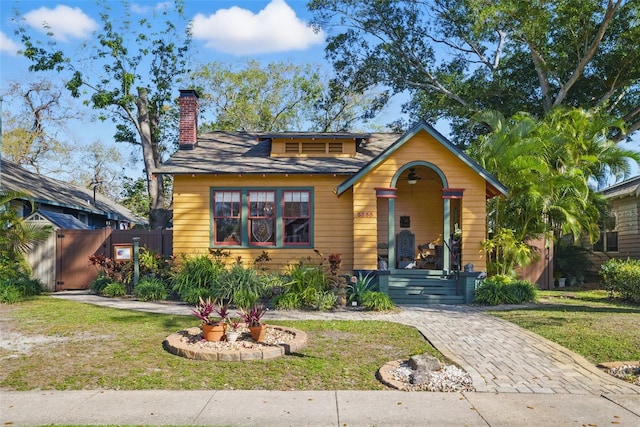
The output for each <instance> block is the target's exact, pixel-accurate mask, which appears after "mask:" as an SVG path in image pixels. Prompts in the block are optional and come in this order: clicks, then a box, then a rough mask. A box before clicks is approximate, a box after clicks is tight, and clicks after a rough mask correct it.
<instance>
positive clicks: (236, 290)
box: [213, 263, 264, 308]
mask: <svg viewBox="0 0 640 427" xmlns="http://www.w3.org/2000/svg"><path fill="white" fill-rule="evenodd" d="M263 289H264V288H263V284H262V281H261V280H260V276H259V275H258V273H257V271H256V270H254V269H253V268H244V267H243V266H242V264H238V263H236V264H234V265H233V266H232V267H231V269H230V270H228V271H223V272H222V273H221V274H220V275H219V276H218V280H216V281H215V282H214V285H213V294H214V296H215V298H217V299H218V300H220V301H225V302H228V303H231V304H235V305H237V306H238V307H242V308H249V307H251V306H253V305H255V303H256V302H257V301H258V300H259V299H260V298H262V295H263Z"/></svg>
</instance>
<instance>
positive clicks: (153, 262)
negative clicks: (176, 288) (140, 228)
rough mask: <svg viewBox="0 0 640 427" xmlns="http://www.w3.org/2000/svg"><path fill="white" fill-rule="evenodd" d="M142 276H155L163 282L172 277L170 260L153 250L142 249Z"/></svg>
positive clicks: (140, 256)
mask: <svg viewBox="0 0 640 427" xmlns="http://www.w3.org/2000/svg"><path fill="white" fill-rule="evenodd" d="M139 262H140V275H141V276H154V277H157V278H159V279H161V280H163V281H165V280H168V279H169V277H170V276H171V263H170V260H169V259H167V258H164V257H163V256H162V255H161V254H160V253H158V252H157V251H155V250H153V249H148V248H146V247H141V248H140V252H139Z"/></svg>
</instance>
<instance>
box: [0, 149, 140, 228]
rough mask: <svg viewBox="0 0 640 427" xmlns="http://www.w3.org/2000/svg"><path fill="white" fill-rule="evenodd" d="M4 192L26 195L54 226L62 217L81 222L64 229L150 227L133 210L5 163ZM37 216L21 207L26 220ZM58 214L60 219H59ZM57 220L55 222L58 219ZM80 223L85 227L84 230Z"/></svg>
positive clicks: (1, 180)
mask: <svg viewBox="0 0 640 427" xmlns="http://www.w3.org/2000/svg"><path fill="white" fill-rule="evenodd" d="M0 174H1V175H0V189H1V190H14V191H23V192H25V193H27V194H29V196H30V197H31V199H32V200H33V201H34V202H35V211H38V212H39V213H42V214H43V215H48V216H47V219H48V220H50V221H51V222H53V223H56V221H63V218H64V217H61V216H60V215H59V214H63V215H68V216H72V217H73V218H75V219H77V220H78V221H73V222H69V221H68V217H67V220H66V221H65V223H66V224H73V226H72V227H61V228H92V229H98V228H104V227H110V228H130V227H131V226H133V225H141V226H145V225H147V223H148V222H147V220H145V219H143V218H140V217H138V216H136V215H134V214H133V213H132V212H131V211H130V210H129V209H127V208H125V207H124V206H122V205H119V204H118V203H116V202H113V201H111V200H109V199H108V198H106V197H104V196H102V195H101V194H99V193H97V194H94V192H93V191H92V190H89V189H87V188H83V187H79V186H75V185H72V184H69V183H66V182H62V181H59V180H56V179H53V178H49V177H46V176H44V175H39V174H37V173H34V172H30V171H28V170H27V169H24V168H22V167H20V166H18V165H17V164H15V163H12V162H8V161H6V160H2V166H1V168H0ZM33 213H34V212H33V211H31V205H30V204H29V203H28V202H27V201H26V200H25V202H24V203H23V204H22V206H21V207H20V214H21V216H22V217H25V218H26V217H28V216H30V215H32V214H33ZM56 214H58V215H56ZM54 216H55V218H54ZM79 223H82V224H84V226H85V227H81V226H80V225H79Z"/></svg>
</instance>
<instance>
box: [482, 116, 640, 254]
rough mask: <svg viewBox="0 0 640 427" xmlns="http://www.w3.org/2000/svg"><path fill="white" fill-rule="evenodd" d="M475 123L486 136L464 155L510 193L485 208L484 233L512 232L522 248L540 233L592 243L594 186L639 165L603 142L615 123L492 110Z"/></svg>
mask: <svg viewBox="0 0 640 427" xmlns="http://www.w3.org/2000/svg"><path fill="white" fill-rule="evenodd" d="M474 118H475V122H476V123H483V124H484V125H486V126H488V127H489V129H490V130H491V133H489V134H487V135H484V136H482V137H480V138H479V140H478V141H477V142H476V143H475V144H474V145H472V148H471V149H470V151H469V154H470V155H471V156H472V157H473V158H474V159H476V161H478V162H479V163H480V164H481V165H482V166H483V167H485V168H486V169H487V170H488V171H489V172H491V173H493V174H494V175H495V176H496V177H497V178H498V179H499V180H500V181H501V182H502V183H504V184H505V185H506V186H507V187H508V188H509V196H508V197H506V198H505V199H504V200H501V199H499V198H494V199H492V200H491V201H490V203H489V206H488V208H487V212H488V220H489V230H492V231H493V232H494V233H495V235H496V236H499V235H502V236H504V233H502V231H501V230H503V229H509V230H513V235H514V237H515V238H516V239H517V240H520V241H521V242H527V241H528V240H529V239H532V238H538V237H541V236H543V235H550V236H552V237H553V240H554V242H558V240H559V238H560V237H561V236H563V235H567V234H569V235H572V236H573V238H574V240H576V241H578V240H579V239H581V238H582V236H583V235H588V236H589V237H590V239H591V240H594V239H597V237H598V233H599V227H598V223H599V220H600V212H601V207H602V200H600V198H601V196H599V195H598V194H597V193H596V192H595V189H594V188H593V187H594V185H592V184H594V183H602V182H604V181H605V180H606V179H608V178H609V177H610V176H612V175H613V176H614V177H615V178H616V179H621V178H624V177H627V176H628V174H629V172H630V162H631V161H635V162H638V161H639V160H640V156H639V155H638V153H636V152H634V151H630V150H624V149H622V148H620V147H619V146H618V145H617V144H616V142H615V141H614V140H613V139H612V138H610V137H609V135H611V134H612V133H615V132H620V131H623V130H624V129H622V127H621V122H620V121H618V120H615V119H612V118H611V117H609V116H607V115H606V114H602V113H600V112H597V111H585V110H581V109H565V108H562V109H561V108H558V109H555V110H552V111H550V112H549V113H548V114H547V116H545V117H544V118H543V119H542V120H539V119H536V118H535V117H533V116H531V115H529V114H526V113H520V114H516V115H515V116H513V117H512V118H510V119H506V118H505V117H503V116H502V115H500V114H499V113H496V112H490V111H489V112H483V113H479V114H477V115H476V116H475V117H474ZM519 254H520V258H519V259H520V260H521V261H522V260H526V257H522V251H521V250H520V251H519ZM516 258H517V257H515V256H514V257H512V259H513V260H514V262H515V260H516ZM501 263H502V265H508V264H509V262H507V261H504V260H502V261H501Z"/></svg>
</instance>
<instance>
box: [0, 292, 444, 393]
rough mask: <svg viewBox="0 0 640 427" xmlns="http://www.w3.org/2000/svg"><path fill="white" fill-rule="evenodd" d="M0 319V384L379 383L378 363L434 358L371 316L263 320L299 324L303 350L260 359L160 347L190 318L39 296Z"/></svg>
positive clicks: (411, 337)
mask: <svg viewBox="0 0 640 427" xmlns="http://www.w3.org/2000/svg"><path fill="white" fill-rule="evenodd" d="M0 317H1V319H2V320H3V321H2V325H1V327H2V328H3V331H4V333H5V335H6V337H7V338H5V341H7V340H8V341H9V342H11V341H12V340H13V344H12V345H10V346H9V349H3V347H2V346H0V366H1V368H0V387H1V388H4V389H15V390H33V389H44V390H47V389H58V390H79V389H100V388H105V389H122V390H142V389H174V390H194V389H220V390H222V389H227V390H230V389H243V390H252V389H266V390H379V389H385V386H383V385H382V384H381V383H380V382H379V381H378V380H377V379H376V372H377V370H378V369H379V368H380V367H381V366H382V365H384V364H385V363H386V362H388V361H391V360H396V359H408V358H409V356H411V355H414V354H419V353H425V352H428V353H430V354H433V355H435V356H436V357H440V359H441V360H443V359H442V357H441V356H440V355H439V354H438V353H437V351H436V350H435V349H434V348H433V347H431V346H430V345H429V344H428V343H427V342H426V340H425V339H424V337H423V336H422V335H421V334H420V333H419V332H418V331H417V330H416V329H414V328H412V327H409V326H404V325H400V324H396V323H389V322H379V321H286V322H285V321H282V322H270V323H273V324H280V325H284V326H290V327H293V328H296V329H301V330H304V331H306V332H307V334H308V345H307V347H306V348H304V349H303V350H301V351H300V352H299V353H297V354H293V355H291V356H286V357H283V358H279V359H273V360H268V361H253V362H206V361H195V360H189V359H184V358H182V357H178V356H174V355H172V354H169V353H168V352H166V351H164V350H163V348H162V341H163V340H164V339H165V338H166V337H167V336H168V335H169V334H171V333H174V332H176V331H178V330H181V329H185V328H188V327H193V326H197V324H198V322H197V319H195V317H193V316H175V315H159V314H151V313H143V312H136V311H125V310H116V309H110V308H106V307H98V306H92V305H88V304H81V303H76V302H73V301H65V300H59V299H54V298H51V297H47V296H42V297H38V298H36V299H33V300H29V301H24V302H21V303H18V304H15V305H11V306H6V305H4V306H1V307H0ZM27 344H33V346H32V347H31V348H30V349H29V348H28V347H27V346H26V345H27ZM19 350H24V352H22V353H21V352H19Z"/></svg>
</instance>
